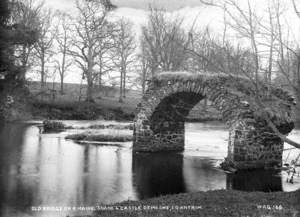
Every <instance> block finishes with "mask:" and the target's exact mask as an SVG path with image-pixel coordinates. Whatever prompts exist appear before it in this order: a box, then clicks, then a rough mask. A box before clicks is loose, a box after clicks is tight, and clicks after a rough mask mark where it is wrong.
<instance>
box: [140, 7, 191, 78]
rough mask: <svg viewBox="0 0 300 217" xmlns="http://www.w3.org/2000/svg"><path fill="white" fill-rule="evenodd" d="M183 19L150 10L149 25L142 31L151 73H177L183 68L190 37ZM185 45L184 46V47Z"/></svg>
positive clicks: (156, 10)
mask: <svg viewBox="0 0 300 217" xmlns="http://www.w3.org/2000/svg"><path fill="white" fill-rule="evenodd" d="M182 21H183V19H181V18H178V17H176V18H175V19H174V18H173V19H172V18H168V17H167V16H166V13H165V12H164V11H161V10H158V9H152V8H151V9H150V15H149V21H148V25H147V26H146V27H144V28H143V31H142V43H144V44H145V46H146V48H145V49H144V55H145V56H148V59H149V60H150V62H151V66H152V69H151V71H152V72H151V73H152V74H154V72H156V71H158V70H162V71H177V70H180V69H182V68H183V63H184V61H185V57H186V53H185V49H184V47H185V46H187V44H188V42H189V41H188V37H187V36H186V34H185V32H184V30H183V29H182V27H181V26H182ZM182 45H183V46H182Z"/></svg>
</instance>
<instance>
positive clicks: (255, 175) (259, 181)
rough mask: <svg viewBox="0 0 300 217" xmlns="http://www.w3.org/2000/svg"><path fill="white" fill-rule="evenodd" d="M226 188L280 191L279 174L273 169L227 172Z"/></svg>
mask: <svg viewBox="0 0 300 217" xmlns="http://www.w3.org/2000/svg"><path fill="white" fill-rule="evenodd" d="M226 188H227V189H228V190H229V189H234V190H242V191H264V192H272V191H282V181H281V176H280V175H278V172H276V171H274V170H253V171H238V172H237V173H234V174H228V175H227V179H226Z"/></svg>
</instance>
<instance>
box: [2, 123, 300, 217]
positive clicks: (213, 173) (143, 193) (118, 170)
mask: <svg viewBox="0 0 300 217" xmlns="http://www.w3.org/2000/svg"><path fill="white" fill-rule="evenodd" d="M65 123H66V124H67V125H70V126H78V127H83V126H88V125H90V124H95V123H97V124H99V123H101V124H103V122H90V121H89V122H87V121H66V122H65ZM104 124H110V122H104ZM78 131H80V130H70V131H67V132H62V133H54V134H41V133H40V130H39V128H38V126H37V124H33V123H14V124H7V125H5V126H0V216H5V217H6V216H7V217H19V216H20V217H21V216H22V217H26V216H38V217H43V216H45V217H46V216H51V217H60V216H68V215H74V214H78V213H81V212H73V211H64V212H36V211H32V207H36V206H45V207H46V206H47V207H51V206H68V207H70V206H95V205H97V204H99V203H103V204H109V203H115V202H120V201H124V200H139V199H145V198H150V197H155V196H159V195H165V194H175V193H182V192H196V191H208V190H216V189H237V190H243V191H265V192H270V191H294V190H296V189H299V188H300V177H296V179H295V182H294V184H291V183H287V182H286V173H285V172H279V173H278V172H277V173H275V172H272V171H248V172H238V173H236V174H226V173H225V172H224V171H222V170H220V169H219V168H218V165H219V163H220V162H221V161H222V160H223V159H224V157H226V155H227V142H228V141H227V139H228V130H227V129H226V126H225V125H223V124H220V123H216V122H215V123H214V122H210V123H205V124H203V123H186V141H185V151H184V152H183V153H168V154H167V153H165V154H163V153H160V154H135V155H133V154H132V149H131V146H132V143H130V142H129V143H123V144H121V145H122V146H121V147H117V146H95V145H80V144H76V143H74V142H72V141H70V140H65V139H64V137H65V136H66V135H67V134H70V133H74V132H78ZM103 133H122V134H130V133H132V132H131V131H129V130H128V131H127V130H126V131H125V130H123V131H112V130H103ZM290 138H293V139H298V140H299V138H300V130H294V131H293V132H292V133H291V135H290ZM285 148H290V147H289V146H288V145H285ZM298 153H299V151H295V150H292V151H285V152H284V157H283V161H284V162H290V160H292V159H294V158H295V157H296V156H297V154H298ZM81 214H82V213H81ZM85 214H87V212H85Z"/></svg>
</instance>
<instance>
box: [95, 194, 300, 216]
mask: <svg viewBox="0 0 300 217" xmlns="http://www.w3.org/2000/svg"><path fill="white" fill-rule="evenodd" d="M113 206H114V207H117V206H119V207H123V209H124V208H126V207H133V208H136V207H139V206H140V207H143V206H144V207H145V209H142V210H135V211H133V210H132V211H129V210H121V211H97V212H96V214H95V215H94V216H99V217H100V216H101V217H106V216H107V217H108V216H120V217H122V216H126V217H138V216H164V217H165V216H166V217H168V216H169V217H171V216H172V217H179V216H180V217H181V216H195V217H196V216H203V217H207V216H210V217H227V216H228V217H233V216H239V217H247V216H249V217H250V216H251V217H252V216H255V217H256V216H259V217H263V216H270V217H273V216H276V217H277V216H278V217H279V216H280V217H293V216H294V217H298V216H300V191H299V190H298V191H296V192H291V193H284V192H274V193H263V192H241V191H234V190H218V191H209V192H198V193H187V194H176V195H169V196H163V197H158V198H152V199H147V200H142V201H127V202H123V203H118V204H115V205H113ZM147 206H152V207H153V208H152V209H151V208H150V209H149V207H148V209H147ZM166 206H167V207H169V210H166V209H162V207H165V208H166ZM172 206H173V207H172ZM191 206H194V209H193V208H192V207H191ZM157 207H160V208H161V209H157ZM176 207H177V209H176ZM178 208H180V209H181V210H180V209H178Z"/></svg>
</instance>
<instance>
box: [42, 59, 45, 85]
mask: <svg viewBox="0 0 300 217" xmlns="http://www.w3.org/2000/svg"><path fill="white" fill-rule="evenodd" d="M44 88H45V62H44V61H42V62H41V89H42V90H43V89H44Z"/></svg>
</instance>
